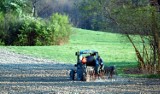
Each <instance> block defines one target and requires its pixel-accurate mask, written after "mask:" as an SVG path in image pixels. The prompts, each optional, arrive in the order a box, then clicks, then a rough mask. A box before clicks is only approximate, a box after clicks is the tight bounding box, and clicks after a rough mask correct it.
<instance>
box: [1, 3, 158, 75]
mask: <svg viewBox="0 0 160 94" xmlns="http://www.w3.org/2000/svg"><path fill="white" fill-rule="evenodd" d="M159 11H160V0H78V1H77V0H45V1H44V0H1V1H0V22H1V23H0V30H1V31H0V44H1V45H21V46H22V45H23V46H28V45H29V46H34V45H38V46H40V45H62V44H64V43H68V42H69V37H70V34H71V24H70V23H72V26H74V27H78V28H84V29H90V30H96V31H97V32H99V31H105V32H112V33H113V32H114V33H115V32H116V33H120V34H124V35H125V37H126V38H127V39H128V40H129V42H130V43H131V45H132V47H133V48H134V51H135V53H136V58H137V61H138V68H139V70H140V71H142V72H143V73H147V74H148V73H149V74H159V73H160V38H159V37H160V35H159V34H160V32H159V30H160V19H159V18H160V17H159ZM66 15H67V16H66ZM72 33H73V32H72ZM80 34H81V33H80ZM83 34H89V33H88V31H85V32H83ZM83 34H81V35H83ZM73 35H74V34H73ZM73 35H72V37H75V35H74V36H73ZM81 35H79V36H81ZM97 35H99V34H97ZM97 35H94V37H92V41H93V42H89V43H88V42H87V41H88V37H90V36H87V38H85V37H83V36H81V37H80V38H79V37H78V36H77V38H79V40H83V39H82V38H84V39H85V41H78V42H77V41H76V42H75V44H76V45H77V44H81V42H82V43H86V45H89V44H96V45H95V46H97V47H99V45H101V44H99V43H101V42H98V43H97V41H99V40H98V39H96V38H98V36H97ZM104 37H107V36H104ZM94 39H96V41H94ZM119 40H121V41H123V39H121V38H120V39H119ZM137 40H138V43H140V44H141V46H139V45H137ZM103 41H104V40H103ZM105 42H106V43H104V45H103V46H102V45H101V46H100V47H99V48H98V49H100V48H102V47H105V46H106V45H107V44H108V43H110V41H107V39H105ZM73 43H74V42H73ZM111 43H112V44H111ZM111 43H110V44H111V46H112V47H113V46H114V44H115V43H116V41H112V42H111ZM126 43H128V42H126ZM71 44H72V41H71ZM71 44H68V45H71ZM102 44H103V42H102ZM86 45H83V46H84V47H85V46H86ZM120 45H126V44H120ZM72 46H73V47H71V49H74V47H75V46H74V45H72ZM92 46H93V45H90V48H92ZM60 47H61V46H60ZM64 47H65V46H64ZM78 47H79V46H78ZM80 47H81V46H80ZM82 48H83V47H82ZM93 48H94V47H93ZM106 48H108V47H106ZM110 50H111V49H110ZM114 50H115V49H114ZM126 51H127V50H126ZM126 51H124V50H123V51H122V53H123V54H126V53H128V52H130V51H131V50H128V51H127V52H126ZM111 53H112V52H111ZM119 55H120V54H119ZM111 58H112V57H111ZM128 60H129V59H128ZM131 61H132V60H131Z"/></svg>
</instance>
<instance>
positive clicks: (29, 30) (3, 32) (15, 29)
mask: <svg viewBox="0 0 160 94" xmlns="http://www.w3.org/2000/svg"><path fill="white" fill-rule="evenodd" d="M0 2H1V3H0V4H1V6H0V44H2V45H3V44H5V45H25V46H28V45H29V46H34V45H57V44H64V43H65V42H67V41H68V39H69V35H70V31H71V25H70V23H69V18H68V16H66V15H64V16H63V15H61V14H57V13H55V14H53V15H52V16H51V17H50V18H49V20H47V19H42V18H39V17H33V15H32V13H31V12H30V11H32V10H31V8H27V7H31V6H32V5H28V4H31V3H30V1H26V0H2V1H0ZM33 2H34V1H33ZM24 8H26V10H27V9H29V10H30V11H26V10H24Z"/></svg>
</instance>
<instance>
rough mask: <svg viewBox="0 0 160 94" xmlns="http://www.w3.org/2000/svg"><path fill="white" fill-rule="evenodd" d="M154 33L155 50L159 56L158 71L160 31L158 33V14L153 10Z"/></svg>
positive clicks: (159, 58) (159, 69) (159, 64)
mask: <svg viewBox="0 0 160 94" xmlns="http://www.w3.org/2000/svg"><path fill="white" fill-rule="evenodd" d="M152 33H153V37H154V44H155V45H154V46H155V48H156V49H155V50H156V53H157V56H158V64H157V67H158V71H160V40H159V33H158V24H157V21H156V14H155V12H152Z"/></svg>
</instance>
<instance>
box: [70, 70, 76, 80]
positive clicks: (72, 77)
mask: <svg viewBox="0 0 160 94" xmlns="http://www.w3.org/2000/svg"><path fill="white" fill-rule="evenodd" d="M69 75H70V79H71V80H74V79H75V70H73V69H72V70H71V71H70V74H69Z"/></svg>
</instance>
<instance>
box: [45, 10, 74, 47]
mask: <svg viewBox="0 0 160 94" xmlns="http://www.w3.org/2000/svg"><path fill="white" fill-rule="evenodd" d="M48 30H49V31H50V33H51V36H50V38H51V41H52V43H51V44H58V45H61V44H63V43H65V42H67V41H68V39H69V35H70V31H71V25H70V24H69V20H68V16H65V15H60V14H58V13H56V14H54V15H52V16H51V18H50V23H49V27H48Z"/></svg>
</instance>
